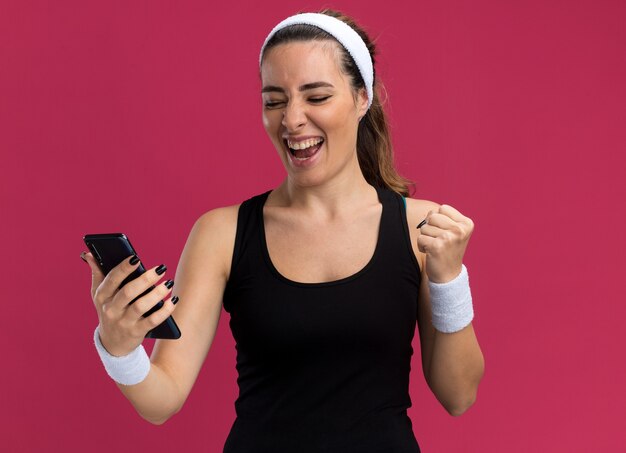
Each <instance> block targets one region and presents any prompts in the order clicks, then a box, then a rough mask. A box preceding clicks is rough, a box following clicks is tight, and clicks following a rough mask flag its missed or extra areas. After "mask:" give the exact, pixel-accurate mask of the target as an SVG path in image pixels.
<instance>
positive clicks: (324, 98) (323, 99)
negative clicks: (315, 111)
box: [309, 96, 330, 102]
mask: <svg viewBox="0 0 626 453" xmlns="http://www.w3.org/2000/svg"><path fill="white" fill-rule="evenodd" d="M329 97H330V96H326V97H323V98H310V99H309V101H311V102H322V101H325V100H326V99H328V98H329Z"/></svg>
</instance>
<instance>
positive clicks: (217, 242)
mask: <svg viewBox="0 0 626 453" xmlns="http://www.w3.org/2000/svg"><path fill="white" fill-rule="evenodd" d="M240 206H241V203H239V204H233V205H229V206H220V207H217V208H214V209H211V210H209V211H207V212H205V213H203V214H202V215H201V216H200V217H198V219H197V220H196V221H195V223H194V225H193V227H192V228H191V232H190V233H189V240H188V242H189V243H190V245H191V246H192V247H193V249H194V255H196V256H204V257H206V258H207V259H209V257H210V259H211V261H212V262H218V263H219V264H220V266H221V268H222V270H223V272H224V275H225V277H226V278H228V274H229V273H230V262H231V259H232V253H233V249H234V246H235V236H236V234H237V216H238V213H239V207H240ZM214 260H216V261H214Z"/></svg>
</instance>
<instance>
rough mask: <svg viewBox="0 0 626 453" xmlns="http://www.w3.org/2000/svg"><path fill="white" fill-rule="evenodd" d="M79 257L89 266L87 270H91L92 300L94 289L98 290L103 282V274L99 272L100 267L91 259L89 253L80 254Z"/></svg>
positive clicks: (91, 256)
mask: <svg viewBox="0 0 626 453" xmlns="http://www.w3.org/2000/svg"><path fill="white" fill-rule="evenodd" d="M80 257H81V258H82V259H83V260H84V261H85V262H86V263H87V264H88V265H89V268H90V269H91V298H92V299H93V298H94V295H95V293H96V289H97V288H98V286H99V285H100V283H101V282H102V280H104V274H103V273H102V271H101V270H100V266H99V265H98V263H97V262H96V259H95V258H94V257H93V255H92V254H91V252H88V253H85V252H82V253H81V254H80Z"/></svg>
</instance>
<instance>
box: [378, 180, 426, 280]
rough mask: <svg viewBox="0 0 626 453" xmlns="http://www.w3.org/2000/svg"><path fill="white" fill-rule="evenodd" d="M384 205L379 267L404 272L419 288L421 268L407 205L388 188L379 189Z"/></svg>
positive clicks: (398, 195) (400, 196)
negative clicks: (412, 239)
mask: <svg viewBox="0 0 626 453" xmlns="http://www.w3.org/2000/svg"><path fill="white" fill-rule="evenodd" d="M376 190H377V191H378V196H379V198H380V200H381V203H382V204H383V218H382V222H381V229H382V231H381V234H380V239H381V241H382V244H380V246H381V247H380V248H381V250H380V255H381V256H379V260H380V261H379V263H378V266H389V269H395V270H396V271H397V272H403V273H405V274H406V276H407V277H408V278H410V279H411V280H413V282H414V283H415V284H417V285H418V286H419V282H420V266H419V263H418V261H417V258H416V257H415V253H414V252H413V248H412V246H411V236H410V234H409V227H408V223H407V214H406V205H405V203H406V202H405V201H404V200H403V197H402V195H400V194H399V193H398V192H396V191H394V190H391V189H388V188H386V187H383V188H377V189H376Z"/></svg>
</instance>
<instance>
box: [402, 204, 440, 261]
mask: <svg viewBox="0 0 626 453" xmlns="http://www.w3.org/2000/svg"><path fill="white" fill-rule="evenodd" d="M440 206H441V205H440V204H439V203H435V202H434V201H430V200H423V199H419V198H409V197H407V198H406V218H407V223H408V225H409V234H410V236H411V247H412V248H413V253H415V257H416V258H417V261H418V262H419V264H420V267H421V269H424V265H425V263H426V261H425V260H426V255H425V254H424V253H422V252H420V251H419V249H418V248H417V237H418V236H419V231H417V228H416V227H417V225H419V223H420V222H421V221H422V220H424V219H425V218H426V216H427V215H428V212H429V211H431V210H432V211H437V210H438V209H439V207H440Z"/></svg>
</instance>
